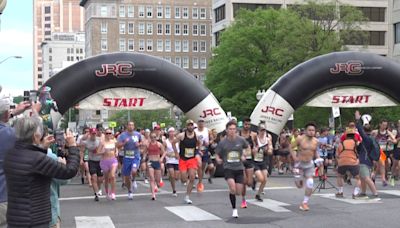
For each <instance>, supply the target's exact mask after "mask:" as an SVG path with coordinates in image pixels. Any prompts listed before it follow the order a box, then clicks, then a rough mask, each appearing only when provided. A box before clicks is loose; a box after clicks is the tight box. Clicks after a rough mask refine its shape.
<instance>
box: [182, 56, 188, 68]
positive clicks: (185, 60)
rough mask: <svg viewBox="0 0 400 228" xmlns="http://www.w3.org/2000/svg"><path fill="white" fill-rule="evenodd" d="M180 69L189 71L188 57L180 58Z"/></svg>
mask: <svg viewBox="0 0 400 228" xmlns="http://www.w3.org/2000/svg"><path fill="white" fill-rule="evenodd" d="M182 67H183V69H189V57H187V56H184V57H183V58H182Z"/></svg>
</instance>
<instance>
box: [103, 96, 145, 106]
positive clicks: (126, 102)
mask: <svg viewBox="0 0 400 228" xmlns="http://www.w3.org/2000/svg"><path fill="white" fill-rule="evenodd" d="M145 99H146V98H144V97H132V98H118V97H113V98H104V100H103V106H105V107H143V105H144V100H145Z"/></svg>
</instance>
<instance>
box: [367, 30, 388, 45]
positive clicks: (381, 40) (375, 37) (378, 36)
mask: <svg viewBox="0 0 400 228" xmlns="http://www.w3.org/2000/svg"><path fill="white" fill-rule="evenodd" d="M369 45H379V46H383V45H385V32H384V31H370V32H369Z"/></svg>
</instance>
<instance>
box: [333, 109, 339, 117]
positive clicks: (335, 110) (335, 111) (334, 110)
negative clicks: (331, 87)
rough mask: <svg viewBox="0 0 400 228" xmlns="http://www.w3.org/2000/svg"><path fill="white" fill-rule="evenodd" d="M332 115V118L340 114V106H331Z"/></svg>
mask: <svg viewBox="0 0 400 228" xmlns="http://www.w3.org/2000/svg"><path fill="white" fill-rule="evenodd" d="M332 116H333V118H336V117H339V116H340V108H339V107H332Z"/></svg>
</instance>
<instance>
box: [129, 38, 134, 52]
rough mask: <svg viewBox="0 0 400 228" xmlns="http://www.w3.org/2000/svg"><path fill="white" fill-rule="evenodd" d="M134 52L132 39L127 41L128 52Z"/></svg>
mask: <svg viewBox="0 0 400 228" xmlns="http://www.w3.org/2000/svg"><path fill="white" fill-rule="evenodd" d="M134 50H135V41H134V40H133V39H129V40H128V51H134Z"/></svg>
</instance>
